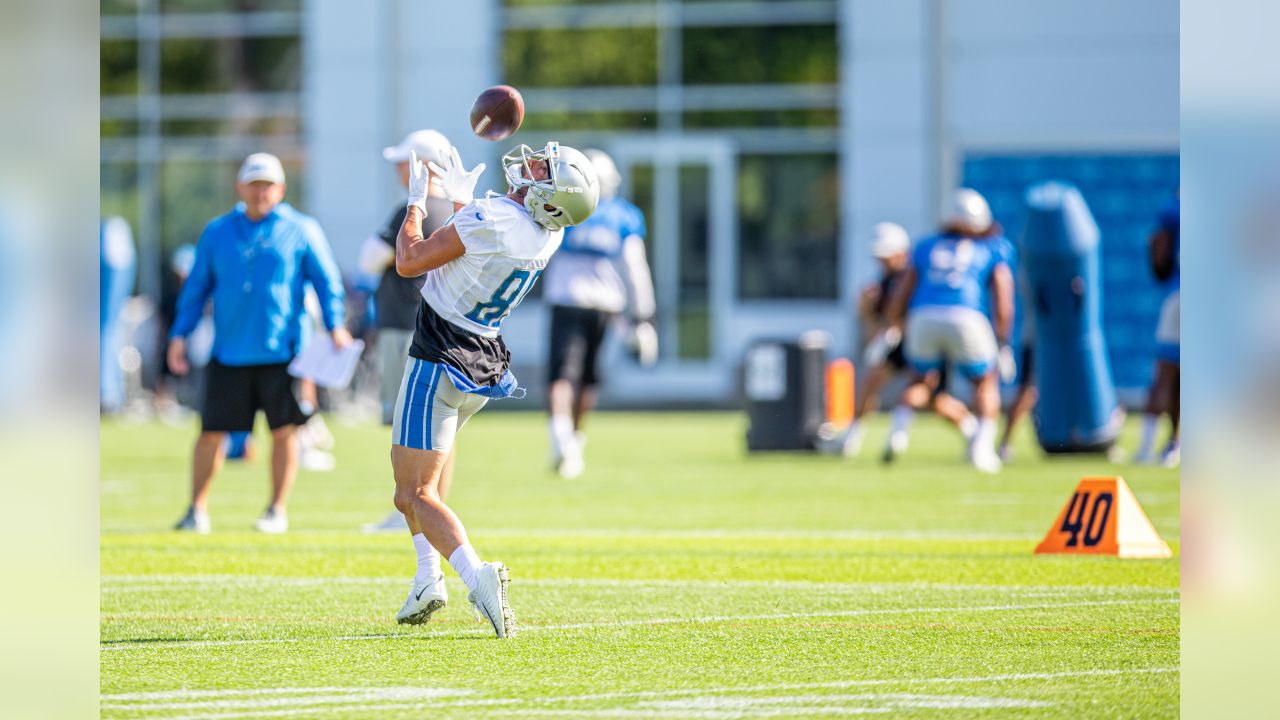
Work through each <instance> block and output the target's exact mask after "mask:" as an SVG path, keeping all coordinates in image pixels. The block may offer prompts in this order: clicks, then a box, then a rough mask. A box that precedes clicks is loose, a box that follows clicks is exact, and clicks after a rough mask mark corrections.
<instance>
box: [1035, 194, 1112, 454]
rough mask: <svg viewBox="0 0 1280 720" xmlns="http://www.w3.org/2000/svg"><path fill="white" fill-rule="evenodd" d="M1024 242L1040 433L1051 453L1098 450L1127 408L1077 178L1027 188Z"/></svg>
mask: <svg viewBox="0 0 1280 720" xmlns="http://www.w3.org/2000/svg"><path fill="white" fill-rule="evenodd" d="M1026 204H1027V222H1026V225H1025V226H1024V227H1023V231H1022V237H1021V242H1020V245H1021V247H1020V250H1021V253H1022V257H1023V259H1024V262H1025V264H1026V273H1027V281H1028V283H1029V284H1030V293H1029V297H1030V299H1031V303H1030V304H1031V305H1032V306H1033V307H1031V308H1026V310H1029V311H1032V312H1034V313H1035V328H1036V350H1035V353H1036V362H1035V381H1036V385H1037V387H1038V388H1039V390H1040V403H1039V405H1038V406H1037V408H1036V435H1037V437H1038V438H1039V440H1040V446H1041V447H1043V448H1044V450H1045V452H1048V453H1083V452H1101V451H1104V450H1106V449H1108V448H1109V447H1111V445H1112V444H1113V443H1114V442H1115V440H1116V437H1117V436H1118V435H1119V432H1120V425H1121V423H1122V422H1123V419H1124V415H1123V412H1122V411H1121V410H1120V407H1119V405H1118V403H1117V402H1116V389H1115V385H1114V384H1113V382H1112V379H1111V364H1110V362H1109V361H1108V359H1107V343H1106V339H1105V338H1104V337H1103V335H1102V277H1101V272H1100V270H1099V267H1098V265H1099V259H1098V256H1099V249H1098V242H1099V240H1100V233H1099V232H1098V224H1097V223H1096V222H1094V219H1093V214H1092V213H1090V212H1089V206H1088V205H1086V204H1085V201H1084V197H1083V196H1081V195H1080V191H1079V190H1077V189H1076V188H1075V186H1073V185H1070V184H1067V183H1061V182H1053V181H1049V182H1042V183H1037V184H1035V185H1032V186H1031V187H1030V188H1028V189H1027V193H1026Z"/></svg>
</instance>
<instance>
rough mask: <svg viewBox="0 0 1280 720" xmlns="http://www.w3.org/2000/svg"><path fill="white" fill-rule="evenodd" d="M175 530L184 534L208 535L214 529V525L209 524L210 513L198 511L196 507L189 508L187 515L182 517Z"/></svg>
mask: <svg viewBox="0 0 1280 720" xmlns="http://www.w3.org/2000/svg"><path fill="white" fill-rule="evenodd" d="M173 529H174V530H179V531H182V532H193V533H196V534H199V535H208V534H209V531H210V530H212V529H213V525H212V524H211V523H210V522H209V513H208V511H205V510H196V509H195V508H194V507H189V508H187V514H186V515H183V516H182V519H181V520H179V521H178V524H177V525H174V526H173Z"/></svg>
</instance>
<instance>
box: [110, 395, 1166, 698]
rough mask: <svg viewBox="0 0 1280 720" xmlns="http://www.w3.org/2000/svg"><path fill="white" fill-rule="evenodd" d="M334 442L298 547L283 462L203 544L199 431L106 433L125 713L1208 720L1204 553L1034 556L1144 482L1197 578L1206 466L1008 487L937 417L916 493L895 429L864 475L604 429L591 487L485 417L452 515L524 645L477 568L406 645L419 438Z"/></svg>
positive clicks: (510, 427)
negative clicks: (396, 494) (1181, 577)
mask: <svg viewBox="0 0 1280 720" xmlns="http://www.w3.org/2000/svg"><path fill="white" fill-rule="evenodd" d="M331 427H332V429H333V430H334V433H335V434H336V435H337V436H338V448H337V453H336V454H337V456H338V462H339V466H338V469H337V470H336V471H335V472H332V473H307V472H304V473H302V475H301V477H300V478H299V482H298V485H297V487H296V489H295V492H294V496H293V501H292V503H291V507H290V523H291V531H290V533H289V534H288V535H286V536H264V535H259V534H256V533H254V532H253V531H252V530H251V529H250V527H251V524H252V522H253V520H254V519H255V518H256V517H257V515H258V514H259V513H260V512H261V510H262V507H263V505H264V504H265V502H266V497H267V481H266V462H267V458H266V457H264V456H259V457H258V458H257V459H256V461H254V462H252V463H249V464H247V465H245V464H229V465H228V466H227V468H226V469H225V470H224V472H223V474H222V476H221V477H219V478H218V480H217V483H216V485H215V487H214V491H213V500H212V504H211V513H212V517H213V525H214V528H213V534H211V535H208V536H203V537H200V536H190V535H179V534H176V533H173V532H170V531H169V530H168V528H169V526H170V525H171V524H172V523H173V522H174V521H176V520H177V519H178V517H179V516H180V514H181V512H182V510H183V509H184V508H185V504H186V501H187V493H188V490H187V475H188V463H189V451H190V446H191V443H192V441H193V440H194V435H195V427H194V425H193V426H192V427H187V428H177V429H175V428H169V427H164V426H161V425H142V426H138V425H132V426H131V425H124V424H119V423H107V424H104V426H103V428H102V533H103V535H102V556H101V567H102V569H101V573H102V606H101V613H102V626H101V627H102V629H101V634H102V648H101V649H102V653H101V670H102V675H101V687H102V716H103V717H106V718H168V719H170V720H172V719H175V718H197V717H199V718H254V717H287V718H307V717H322V718H377V719H382V718H388V719H389V718H421V717H433V718H436V717H458V718H471V717H531V716H550V717H628V718H633V717H634V718H739V717H742V718H753V717H842V716H846V715H860V714H868V713H875V714H882V715H889V716H910V717H925V718H934V717H936V718H962V717H966V718H967V717H1000V718H1025V717H1035V718H1043V717H1062V718H1082V717H1125V718H1136V717H1176V716H1177V715H1178V684H1179V671H1178V664H1179V663H1178V652H1179V624H1178V612H1179V594H1178V562H1177V558H1176V557H1175V558H1174V559H1172V560H1117V559H1112V558H1096V557H1095V558H1081V557H1063V556H1054V557H1048V556H1039V557H1037V556H1034V555H1032V549H1033V548H1034V546H1035V544H1036V542H1037V541H1038V540H1039V539H1040V537H1042V536H1043V535H1044V533H1045V531H1046V530H1047V529H1048V528H1049V525H1050V524H1051V523H1052V522H1053V520H1054V518H1055V516H1056V515H1057V513H1058V511H1059V510H1060V508H1061V507H1062V505H1063V504H1064V502H1065V501H1066V500H1067V499H1068V498H1069V496H1070V493H1071V490H1072V489H1073V487H1074V485H1075V483H1076V481H1077V480H1078V479H1079V478H1080V477H1081V476H1084V475H1089V474H1121V475H1124V476H1125V478H1126V479H1127V480H1128V481H1129V483H1130V485H1131V486H1132V487H1133V489H1134V491H1135V492H1136V493H1137V495H1138V498H1139V499H1140V500H1141V501H1142V503H1143V505H1144V506H1145V508H1146V510H1147V513H1148V514H1149V515H1150V517H1151V519H1152V521H1153V522H1154V524H1155V526H1156V528H1157V529H1158V530H1159V531H1160V533H1161V534H1162V535H1163V536H1164V538H1165V539H1166V540H1167V541H1169V543H1170V545H1171V546H1172V547H1173V548H1174V550H1175V553H1176V551H1177V548H1178V542H1177V540H1178V533H1179V525H1178V474H1177V472H1176V471H1168V470H1162V469H1153V468H1140V467H1131V466H1111V465H1109V464H1107V463H1106V462H1104V461H1102V460H1100V459H1079V458H1077V459H1070V460H1045V459H1041V458H1040V457H1039V456H1038V454H1037V453H1036V451H1035V450H1033V448H1032V447H1031V444H1030V439H1029V437H1024V438H1023V440H1024V444H1023V445H1022V446H1020V448H1019V449H1020V452H1019V457H1018V459H1016V460H1015V464H1013V465H1011V466H1009V467H1007V468H1006V470H1005V472H1004V473H1003V474H1001V475H999V476H996V477H989V476H982V475H979V474H977V473H976V472H974V471H972V470H970V469H969V468H968V467H967V466H966V465H964V464H963V463H962V461H961V459H960V456H961V444H960V441H959V439H958V438H957V437H956V436H955V435H954V433H953V432H952V431H950V430H949V429H948V428H946V427H944V426H942V425H941V424H939V423H937V422H936V421H933V420H931V419H925V420H922V421H921V422H920V423H919V425H918V429H917V431H916V432H915V433H914V435H913V446H912V449H911V451H910V452H909V453H908V455H907V456H906V457H905V458H903V459H902V460H901V461H900V463H899V464H897V465H895V466H893V467H891V468H884V467H882V466H881V465H879V464H878V461H877V458H876V457H875V455H876V453H875V452H872V450H874V449H876V448H877V447H878V445H879V443H880V442H881V441H882V439H883V437H884V433H885V427H884V426H883V425H877V426H874V427H872V429H871V431H870V432H869V433H868V438H867V449H866V451H865V452H864V454H863V456H862V457H860V458H858V459H855V460H852V461H842V460H837V459H834V458H827V457H819V456H812V455H804V454H775V455H767V456H756V457H749V456H747V454H746V453H745V450H744V442H743V439H742V438H743V431H744V428H745V425H744V420H743V419H742V418H741V417H740V416H738V415H731V414H601V415H598V416H596V417H595V418H593V422H592V424H591V427H590V430H591V442H590V446H589V448H588V470H587V473H586V475H584V476H583V477H582V478H580V479H578V480H576V481H573V482H565V481H562V480H559V479H558V478H555V477H554V476H552V475H551V474H550V473H549V472H548V471H547V469H546V463H545V458H546V452H547V451H546V447H545V437H546V432H545V426H544V423H543V419H542V417H541V416H540V415H536V414H531V413H528V414H527V413H498V412H485V413H481V414H480V415H479V416H477V418H476V419H475V420H474V421H473V422H472V423H471V424H470V425H468V427H467V428H466V430H465V431H464V432H463V433H462V434H461V436H460V440H459V459H458V468H457V479H456V482H455V486H454V489H453V496H452V497H451V498H450V501H451V504H452V505H453V507H454V508H455V509H456V510H457V511H458V513H459V515H460V516H461V517H462V519H463V521H464V522H465V523H466V524H467V526H468V529H469V530H470V533H471V538H472V541H473V543H474V544H475V546H476V548H477V549H478V550H479V552H480V554H481V556H482V557H484V558H485V559H498V560H502V561H503V562H505V563H506V564H507V565H508V566H509V567H510V568H511V574H512V582H511V597H512V606H513V608H514V609H515V612H516V616H517V618H518V620H519V624H520V635H519V636H518V637H516V638H514V639H512V640H510V641H505V642H504V641H498V640H496V639H494V638H493V637H492V631H491V630H490V629H488V627H487V625H481V624H478V623H477V622H476V621H474V620H473V618H472V615H471V611H470V607H469V606H468V604H467V602H466V592H465V589H464V588H463V586H462V584H461V582H460V581H458V580H457V576H456V575H455V574H454V573H453V572H452V571H451V570H446V573H447V574H448V576H449V583H450V586H449V590H450V605H449V607H447V608H446V609H445V610H444V611H442V612H441V613H439V614H438V615H437V619H436V620H434V621H433V622H431V623H430V624H429V625H426V626H422V627H418V628H408V627H402V626H397V625H396V624H395V621H394V615H395V613H396V611H397V610H398V609H399V607H400V604H401V602H402V601H403V600H404V595H405V592H406V591H407V590H408V582H409V578H410V577H411V575H412V572H413V563H414V558H413V551H412V547H411V545H410V543H409V541H408V538H407V537H404V536H401V535H364V534H361V533H360V531H359V526H360V525H361V524H362V523H366V522H372V521H376V520H378V519H381V518H382V517H383V516H384V515H385V514H386V512H387V511H388V510H389V509H390V501H391V495H392V482H391V480H390V463H389V460H388V448H389V445H388V443H389V439H388V438H389V434H388V432H387V431H386V430H384V429H382V428H378V427H372V426H370V427H343V426H341V425H339V424H338V423H336V422H331ZM1131 430H1132V428H1131ZM258 439H259V441H261V440H263V439H264V438H263V437H261V433H260V437H259V438H258ZM1133 444H1134V443H1133V438H1132V437H1130V438H1128V442H1127V446H1129V447H1132V446H1133Z"/></svg>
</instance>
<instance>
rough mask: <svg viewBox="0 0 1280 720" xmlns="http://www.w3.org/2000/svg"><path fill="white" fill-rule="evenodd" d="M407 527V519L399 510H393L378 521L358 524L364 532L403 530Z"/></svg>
mask: <svg viewBox="0 0 1280 720" xmlns="http://www.w3.org/2000/svg"><path fill="white" fill-rule="evenodd" d="M408 529H409V521H408V520H405V519H404V515H403V514H402V513H401V512H400V511H399V510H393V511H392V512H391V513H390V514H388V515H387V516H386V517H385V518H383V519H382V520H381V521H380V522H376V523H365V524H364V525H361V526H360V531H361V532H364V533H384V532H404V531H406V530H408Z"/></svg>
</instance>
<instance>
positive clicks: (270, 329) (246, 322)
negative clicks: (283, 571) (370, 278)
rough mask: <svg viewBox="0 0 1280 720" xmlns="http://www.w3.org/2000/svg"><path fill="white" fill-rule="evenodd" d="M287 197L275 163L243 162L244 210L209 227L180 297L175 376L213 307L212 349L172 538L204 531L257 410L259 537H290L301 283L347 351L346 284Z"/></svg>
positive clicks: (302, 416)
mask: <svg viewBox="0 0 1280 720" xmlns="http://www.w3.org/2000/svg"><path fill="white" fill-rule="evenodd" d="M285 189H286V186H285V176H284V168H283V167H282V166H281V165H280V160H279V159H278V158H276V157H275V156H274V155H268V154H266V153H255V154H253V155H250V156H249V157H248V158H246V159H245V161H244V164H243V165H242V166H241V167H240V172H239V174H238V177H237V182H236V193H237V194H238V195H239V196H240V200H241V201H240V203H238V204H237V205H236V207H235V208H234V209H233V210H232V211H231V212H229V213H227V214H225V215H223V216H221V217H218V218H215V219H214V220H212V221H211V222H210V223H209V224H208V225H207V226H205V229H204V233H203V234H202V235H201V236H200V241H199V243H198V244H197V245H196V257H195V263H194V265H193V266H192V268H191V275H190V276H189V277H188V278H187V280H186V283H185V284H184V285H183V287H182V291H181V293H180V294H179V296H178V309H177V316H176V318H175V320H174V323H173V328H172V329H171V330H170V341H169V351H168V361H169V366H170V367H171V368H172V369H173V371H174V372H175V373H176V374H178V375H185V374H186V373H187V370H188V369H189V366H188V363H187V347H186V338H187V336H188V335H190V334H191V332H192V331H193V330H194V329H195V328H196V324H197V323H198V321H199V320H200V316H201V315H202V314H203V312H204V306H205V302H206V301H207V300H209V299H210V298H212V299H213V324H214V339H213V351H212V358H211V359H210V361H209V366H208V368H207V370H206V378H205V397H204V403H203V406H202V408H201V416H200V420H201V430H200V435H199V437H198V438H197V439H196V446H195V450H194V452H193V456H192V473H191V476H192V481H191V486H192V487H191V505H190V507H188V508H187V513H186V515H185V516H184V517H183V518H182V520H180V521H179V522H178V524H177V526H176V528H175V529H177V530H190V531H196V532H208V531H209V529H210V522H209V514H208V500H209V487H210V484H211V483H212V482H213V477H214V476H215V475H216V474H217V472H218V469H219V468H220V467H221V466H222V461H223V459H224V457H225V453H226V449H225V444H224V442H225V439H226V435H227V433H229V432H238V431H242V432H248V431H252V430H253V421H254V417H255V416H256V415H257V412H258V410H263V411H264V412H265V413H266V415H267V424H268V426H269V427H270V428H271V502H270V504H269V505H268V507H267V510H266V512H265V513H264V514H263V516H262V518H261V519H259V520H258V522H257V524H256V527H257V529H258V530H260V531H262V532H270V533H282V532H285V531H286V530H287V529H288V518H287V516H286V510H285V503H286V501H287V499H288V495H289V490H290V489H291V488H292V486H293V481H294V478H295V476H296V475H297V472H298V442H297V427H298V426H299V425H300V424H302V423H305V422H306V420H307V415H306V413H305V412H303V410H302V408H301V407H300V405H299V403H298V397H297V395H296V394H295V388H294V380H293V377H292V376H290V375H289V370H288V365H289V361H290V360H292V359H293V357H294V355H295V354H296V353H297V352H298V350H299V348H300V346H301V342H302V338H301V337H300V336H301V334H302V333H301V328H302V316H303V314H304V313H305V312H306V310H305V308H304V299H303V298H304V297H305V293H306V285H307V283H310V284H311V285H312V286H313V287H314V288H315V290H316V293H317V295H318V297H319V299H320V303H321V308H322V311H323V314H324V322H325V326H326V327H327V328H328V329H329V331H330V333H331V334H332V336H333V343H334V345H336V346H338V347H343V346H346V345H347V344H348V343H350V342H351V335H350V334H349V333H347V330H346V328H345V327H343V318H344V313H345V309H344V307H343V286H342V277H341V276H340V275H339V274H338V268H337V266H336V265H335V264H334V262H333V257H332V255H331V253H330V251H329V244H328V242H327V241H326V240H325V237H324V232H323V231H322V230H321V229H320V225H319V224H318V223H317V222H316V221H315V220H314V219H313V218H311V217H309V216H307V215H303V214H302V213H300V212H298V211H297V210H294V209H293V208H292V207H291V206H290V205H289V204H288V203H286V202H284V195H285Z"/></svg>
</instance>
